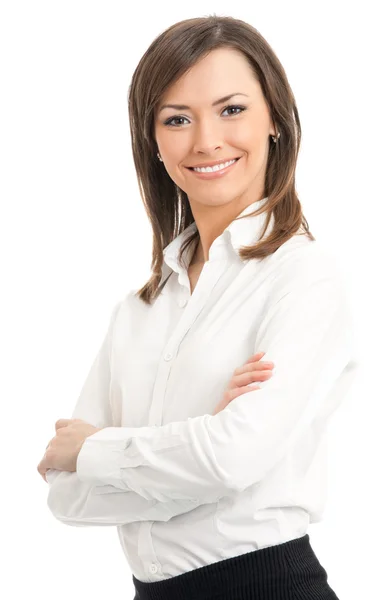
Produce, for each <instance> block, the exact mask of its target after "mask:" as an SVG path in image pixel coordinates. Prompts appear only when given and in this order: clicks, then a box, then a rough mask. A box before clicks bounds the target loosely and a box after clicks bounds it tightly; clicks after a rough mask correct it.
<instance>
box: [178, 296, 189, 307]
mask: <svg viewBox="0 0 374 600" xmlns="http://www.w3.org/2000/svg"><path fill="white" fill-rule="evenodd" d="M178 304H179V306H180V307H181V308H183V307H184V306H186V304H187V300H186V298H181V299H180V300H179V302H178Z"/></svg>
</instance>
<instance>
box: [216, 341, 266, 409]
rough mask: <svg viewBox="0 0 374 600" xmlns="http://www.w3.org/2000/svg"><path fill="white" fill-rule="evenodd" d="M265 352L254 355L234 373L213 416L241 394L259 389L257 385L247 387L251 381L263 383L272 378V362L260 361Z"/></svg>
mask: <svg viewBox="0 0 374 600" xmlns="http://www.w3.org/2000/svg"><path fill="white" fill-rule="evenodd" d="M264 354H265V352H258V353H257V354H254V355H253V356H251V358H249V359H248V360H247V362H245V363H244V365H243V366H241V367H238V368H237V369H235V371H234V375H233V377H232V379H231V380H230V383H229V385H228V387H227V389H226V391H225V393H224V396H223V398H222V400H221V402H220V403H219V404H218V406H217V407H216V409H215V411H214V413H213V415H216V414H217V413H219V412H221V410H223V409H224V408H226V406H227V405H228V404H229V403H230V402H231V401H232V400H234V398H237V397H238V396H241V395H242V394H246V393H247V392H252V391H254V390H259V389H261V388H260V386H259V385H248V384H250V383H252V382H253V381H256V382H257V381H260V380H261V381H265V380H266V379H269V378H270V377H271V376H272V372H271V371H272V369H273V368H274V363H273V362H271V361H270V362H269V363H267V362H265V361H262V362H261V361H260V359H261V358H262V357H263V356H264Z"/></svg>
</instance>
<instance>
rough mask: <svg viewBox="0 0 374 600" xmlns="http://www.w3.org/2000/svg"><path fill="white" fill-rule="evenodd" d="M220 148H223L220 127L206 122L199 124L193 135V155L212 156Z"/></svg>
mask: <svg viewBox="0 0 374 600" xmlns="http://www.w3.org/2000/svg"><path fill="white" fill-rule="evenodd" d="M221 148H223V140H222V130H221V129H220V127H217V126H215V125H214V124H213V123H212V122H208V121H206V122H205V123H200V124H199V125H198V126H197V127H196V131H195V135H194V144H193V152H194V154H199V153H201V154H213V153H214V152H216V151H217V150H218V151H219V150H220V149H221Z"/></svg>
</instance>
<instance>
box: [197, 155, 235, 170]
mask: <svg viewBox="0 0 374 600" xmlns="http://www.w3.org/2000/svg"><path fill="white" fill-rule="evenodd" d="M235 161H236V159H235V158H234V159H233V160H228V161H227V162H225V163H222V164H221V165H215V166H214V167H194V168H193V171H197V172H198V173H212V172H213V171H221V170H222V169H225V168H226V167H228V166H229V165H233V164H234V162H235Z"/></svg>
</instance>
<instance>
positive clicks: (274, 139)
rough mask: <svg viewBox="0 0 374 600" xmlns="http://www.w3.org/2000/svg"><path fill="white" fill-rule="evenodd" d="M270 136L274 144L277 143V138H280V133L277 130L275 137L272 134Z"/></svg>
mask: <svg viewBox="0 0 374 600" xmlns="http://www.w3.org/2000/svg"><path fill="white" fill-rule="evenodd" d="M271 137H272V139H273V142H274V144H276V143H277V141H278V139H279V138H280V133H279V132H278V135H277V137H275V136H274V135H272V136H271Z"/></svg>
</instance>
